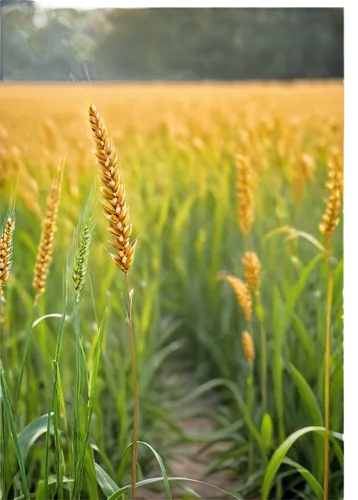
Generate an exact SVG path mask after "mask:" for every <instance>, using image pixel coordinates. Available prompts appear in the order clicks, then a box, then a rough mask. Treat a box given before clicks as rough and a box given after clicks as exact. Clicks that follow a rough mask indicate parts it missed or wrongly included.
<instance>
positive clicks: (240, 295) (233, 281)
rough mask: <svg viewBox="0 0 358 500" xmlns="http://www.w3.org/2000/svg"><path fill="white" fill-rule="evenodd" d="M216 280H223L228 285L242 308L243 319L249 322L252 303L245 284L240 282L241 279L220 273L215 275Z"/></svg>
mask: <svg viewBox="0 0 358 500" xmlns="http://www.w3.org/2000/svg"><path fill="white" fill-rule="evenodd" d="M217 279H223V280H225V281H227V282H228V283H229V285H230V286H231V288H232V290H233V292H234V294H235V297H236V300H237V302H238V304H239V306H240V307H241V308H242V310H243V312H244V316H245V319H246V320H247V321H250V320H251V312H252V302H251V295H250V292H249V288H248V286H247V285H246V283H244V282H243V281H241V279H240V278H237V277H236V276H231V275H230V274H226V273H222V272H221V273H219V274H218V275H217Z"/></svg>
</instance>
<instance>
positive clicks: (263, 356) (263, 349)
mask: <svg viewBox="0 0 358 500" xmlns="http://www.w3.org/2000/svg"><path fill="white" fill-rule="evenodd" d="M256 301H257V307H258V309H259V310H260V313H259V321H260V364H261V370H260V371H261V396H262V407H263V411H264V413H266V411H267V342H266V331H265V326H264V322H263V320H262V313H261V311H262V304H261V297H260V292H257V293H256Z"/></svg>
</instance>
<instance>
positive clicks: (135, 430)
mask: <svg viewBox="0 0 358 500" xmlns="http://www.w3.org/2000/svg"><path fill="white" fill-rule="evenodd" d="M125 277H126V292H127V304H128V310H127V321H128V327H129V337H130V345H131V358H132V379H133V407H134V409H133V455H132V500H135V485H136V476H137V442H138V383H137V370H136V361H135V345H134V333H133V320H132V299H131V294H130V287H129V279H128V273H125Z"/></svg>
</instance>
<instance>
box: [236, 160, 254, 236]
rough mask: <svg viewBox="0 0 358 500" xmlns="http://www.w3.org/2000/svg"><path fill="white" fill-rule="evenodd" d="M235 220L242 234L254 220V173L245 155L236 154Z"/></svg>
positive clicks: (249, 227)
mask: <svg viewBox="0 0 358 500" xmlns="http://www.w3.org/2000/svg"><path fill="white" fill-rule="evenodd" d="M236 172H237V184H236V192H237V220H238V224H239V227H240V230H241V232H242V234H248V233H249V232H250V230H251V227H252V224H253V222H254V174H253V169H252V165H251V161H250V159H249V158H248V157H247V156H243V155H236Z"/></svg>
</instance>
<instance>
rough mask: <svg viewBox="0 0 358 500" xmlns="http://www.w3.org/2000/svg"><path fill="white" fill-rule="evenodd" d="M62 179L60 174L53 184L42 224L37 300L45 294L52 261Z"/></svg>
mask: <svg viewBox="0 0 358 500" xmlns="http://www.w3.org/2000/svg"><path fill="white" fill-rule="evenodd" d="M60 193H61V178H60V172H58V175H56V176H55V177H54V179H53V180H52V183H51V188H50V193H49V196H48V199H47V206H46V212H45V217H44V220H43V222H42V229H41V238H40V245H39V248H38V251H37V258H36V265H35V273H34V280H33V283H32V284H33V287H34V288H35V290H36V292H37V299H38V298H39V296H40V295H42V294H43V293H44V292H45V284H46V279H47V275H48V271H49V267H50V263H51V261H52V251H53V242H54V235H55V232H56V221H57V214H58V205H59V202H60Z"/></svg>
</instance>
